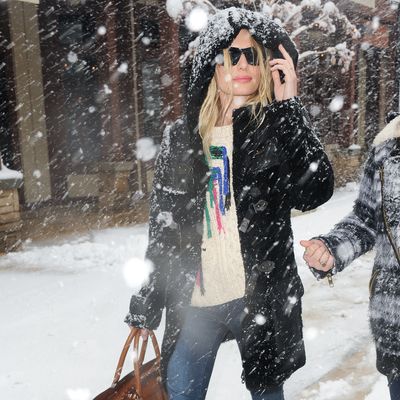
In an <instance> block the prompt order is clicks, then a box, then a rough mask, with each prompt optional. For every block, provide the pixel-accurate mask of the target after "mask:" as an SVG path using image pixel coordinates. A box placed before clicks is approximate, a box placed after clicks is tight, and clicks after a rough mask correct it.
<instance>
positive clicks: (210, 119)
mask: <svg viewBox="0 0 400 400" xmlns="http://www.w3.org/2000/svg"><path fill="white" fill-rule="evenodd" d="M250 40H251V42H252V46H253V47H255V49H256V51H257V58H258V60H259V66H260V84H259V86H258V90H257V91H256V92H255V93H253V94H252V95H250V96H249V97H248V98H247V100H246V102H245V103H244V104H243V106H246V105H251V115H252V120H253V121H256V122H257V123H261V122H262V117H263V113H262V107H257V106H258V105H259V104H260V103H261V105H266V104H269V103H271V102H272V99H273V88H274V85H273V81H272V75H271V69H270V66H269V59H270V57H269V54H268V52H267V53H266V57H264V52H263V49H262V47H261V46H262V45H261V44H259V43H258V42H257V41H256V40H255V39H254V38H253V37H251V38H250ZM223 57H224V67H225V68H226V69H227V70H228V72H230V71H231V68H232V63H231V59H230V56H229V52H228V49H224V50H223ZM215 75H216V74H215V73H214V76H213V78H212V80H211V82H210V84H209V86H208V91H207V96H206V98H205V99H204V101H203V104H202V106H201V108H200V113H199V134H200V136H201V138H202V140H203V149H204V151H205V152H206V154H208V148H209V145H210V140H211V139H210V135H209V134H210V132H211V130H212V128H213V127H214V126H215V124H216V123H217V120H218V117H219V116H220V115H225V113H226V112H227V110H228V107H229V105H230V104H231V103H232V101H233V93H232V92H231V93H230V97H229V101H228V105H227V106H226V107H225V109H224V110H222V105H221V101H220V98H219V94H218V90H217V81H216V77H215Z"/></svg>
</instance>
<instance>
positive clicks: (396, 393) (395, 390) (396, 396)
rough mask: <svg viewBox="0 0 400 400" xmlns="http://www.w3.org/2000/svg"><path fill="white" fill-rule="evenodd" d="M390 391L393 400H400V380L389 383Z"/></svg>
mask: <svg viewBox="0 0 400 400" xmlns="http://www.w3.org/2000/svg"><path fill="white" fill-rule="evenodd" d="M389 391H390V399H391V400H400V378H397V379H394V380H393V381H391V382H390V383H389Z"/></svg>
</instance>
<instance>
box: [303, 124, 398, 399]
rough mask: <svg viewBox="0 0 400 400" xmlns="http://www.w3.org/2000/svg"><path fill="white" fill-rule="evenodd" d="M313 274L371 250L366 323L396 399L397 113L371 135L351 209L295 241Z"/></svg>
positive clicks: (330, 270) (323, 272) (380, 367)
mask: <svg viewBox="0 0 400 400" xmlns="http://www.w3.org/2000/svg"><path fill="white" fill-rule="evenodd" d="M300 243H301V245H302V246H304V247H305V248H306V250H305V252H304V259H305V261H306V262H307V263H308V265H309V266H310V267H312V271H313V272H314V274H315V275H316V276H317V277H318V278H321V277H324V276H325V275H326V274H328V273H329V274H335V273H337V272H338V271H342V270H343V268H345V267H346V266H347V265H349V264H350V263H351V262H352V261H353V260H355V259H356V258H357V257H360V256H361V255H362V254H364V253H366V252H367V251H369V250H371V249H372V248H373V247H374V246H375V248H376V256H375V261H374V266H373V270H372V276H371V281H370V305H369V308H370V327H371V331H372V335H373V337H374V341H375V345H376V352H377V368H378V371H379V372H381V373H382V374H384V375H386V376H387V378H388V381H389V389H390V394H391V399H392V400H400V116H397V117H396V118H394V119H392V121H391V122H390V123H389V124H388V125H387V126H386V127H385V128H384V129H383V130H382V131H381V132H380V133H379V134H378V135H377V136H376V138H375V139H374V142H373V146H372V149H371V151H370V153H369V156H368V159H367V161H366V163H365V166H364V173H363V177H362V180H361V183H360V191H359V194H358V198H357V200H356V201H355V204H354V208H353V211H352V212H351V213H350V214H349V215H348V216H346V217H345V218H344V219H343V220H342V221H340V222H339V223H338V224H337V225H335V227H334V228H333V230H331V231H330V232H329V233H328V234H327V235H323V236H319V237H318V238H314V239H311V240H303V241H301V242H300Z"/></svg>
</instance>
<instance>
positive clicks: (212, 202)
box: [205, 146, 231, 238]
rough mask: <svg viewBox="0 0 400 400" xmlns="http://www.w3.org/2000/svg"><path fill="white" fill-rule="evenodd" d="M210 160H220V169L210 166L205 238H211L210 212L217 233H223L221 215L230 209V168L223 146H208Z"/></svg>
mask: <svg viewBox="0 0 400 400" xmlns="http://www.w3.org/2000/svg"><path fill="white" fill-rule="evenodd" d="M210 155H211V160H222V162H223V165H222V169H221V168H220V167H215V166H210V165H209V168H210V172H211V175H210V180H209V182H208V193H209V204H207V203H206V206H205V215H206V221H207V236H208V238H211V237H212V234H213V232H212V229H211V220H210V212H215V219H216V221H217V229H218V233H219V234H221V233H225V230H224V226H223V223H222V217H221V216H222V215H225V213H226V211H228V210H229V208H230V199H231V192H230V167H229V157H228V152H227V149H226V147H225V146H210Z"/></svg>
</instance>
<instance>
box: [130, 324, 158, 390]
mask: <svg viewBox="0 0 400 400" xmlns="http://www.w3.org/2000/svg"><path fill="white" fill-rule="evenodd" d="M149 336H150V338H151V342H152V344H153V348H154V352H155V354H156V363H157V364H158V365H160V362H161V353H160V348H159V347H158V342H157V338H156V335H155V334H154V332H153V331H149ZM140 337H141V335H140V330H138V331H137V332H136V335H135V337H134V345H133V350H134V351H135V353H136V354H137V355H138V354H139V340H140ZM147 343H148V337H146V339H143V342H142V348H141V349H140V356H139V357H136V358H135V360H134V364H133V365H134V370H135V381H136V385H135V386H136V391H137V392H138V394H139V396H141V395H142V380H141V376H140V368H141V367H142V365H143V361H144V356H145V354H146V349H147Z"/></svg>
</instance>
